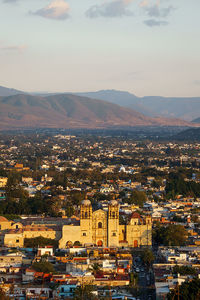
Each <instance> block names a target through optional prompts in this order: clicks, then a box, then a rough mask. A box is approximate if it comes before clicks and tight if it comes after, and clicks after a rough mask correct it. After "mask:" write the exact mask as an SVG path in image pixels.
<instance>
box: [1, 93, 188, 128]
mask: <svg viewBox="0 0 200 300" xmlns="http://www.w3.org/2000/svg"><path fill="white" fill-rule="evenodd" d="M161 125H169V126H190V125H191V124H189V123H187V122H184V121H181V120H177V119H165V118H160V117H159V118H149V117H146V116H144V115H143V114H141V113H138V112H136V111H134V110H131V109H128V108H124V107H120V106H118V105H116V104H112V103H109V102H105V101H100V100H95V99H90V98H87V97H80V96H77V95H72V94H58V95H52V96H48V97H39V96H31V95H27V94H20V95H15V96H9V97H0V129H12V128H24V127H26V128H39V127H40V128H47V127H48V128H105V127H113V126H115V127H120V126H161Z"/></svg>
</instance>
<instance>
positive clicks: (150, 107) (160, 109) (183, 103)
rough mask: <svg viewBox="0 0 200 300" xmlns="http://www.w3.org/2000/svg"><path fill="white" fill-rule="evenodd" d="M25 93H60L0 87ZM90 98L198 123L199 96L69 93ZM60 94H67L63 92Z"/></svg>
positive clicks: (0, 90) (150, 114) (0, 92)
mask: <svg viewBox="0 0 200 300" xmlns="http://www.w3.org/2000/svg"><path fill="white" fill-rule="evenodd" d="M17 94H26V95H31V94H32V96H34V97H40V98H46V97H47V96H48V97H50V96H58V95H61V94H60V93H25V92H21V91H18V90H15V89H8V88H5V87H0V96H13V95H17ZM70 94H73V95H77V96H82V97H87V98H90V99H97V100H101V101H102V100H103V101H106V102H109V103H112V104H117V105H120V106H121V107H124V108H128V110H129V109H132V110H134V111H137V112H139V113H141V114H142V115H144V116H147V117H150V118H155V117H156V118H157V119H159V118H161V119H163V118H176V119H177V118H178V119H183V120H185V121H191V122H194V123H200V119H199V116H200V97H191V98H186V97H185V98H181V97H180V98H178V97H174V98H173V97H171V98H170V97H169V98H167V97H160V96H149V97H148V96H146V97H141V98H140V97H137V96H136V95H134V94H131V93H129V92H125V91H117V90H101V91H97V92H88V93H70ZM62 95H69V93H63V94H62Z"/></svg>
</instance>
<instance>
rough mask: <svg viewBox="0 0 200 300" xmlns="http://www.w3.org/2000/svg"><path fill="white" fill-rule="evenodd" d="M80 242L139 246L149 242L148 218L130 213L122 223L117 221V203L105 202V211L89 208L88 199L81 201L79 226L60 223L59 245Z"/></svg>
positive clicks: (90, 206)
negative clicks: (107, 204) (123, 223)
mask: <svg viewBox="0 0 200 300" xmlns="http://www.w3.org/2000/svg"><path fill="white" fill-rule="evenodd" d="M74 242H80V243H81V244H82V245H85V246H89V245H97V246H99V247H123V246H124V247H126V246H129V247H135V248H136V247H142V246H151V245H152V220H151V217H150V216H145V217H144V218H142V217H141V216H140V215H139V214H138V213H136V212H133V213H132V215H131V216H130V220H129V221H128V223H127V224H126V225H120V224H119V204H118V201H117V200H112V201H110V203H109V206H108V211H104V210H102V209H99V210H96V211H93V209H92V205H91V202H90V201H89V200H83V201H82V203H81V211H80V225H79V226H76V225H75V226H74V225H63V227H62V238H61V239H60V240H59V248H66V247H67V246H70V245H72V244H74Z"/></svg>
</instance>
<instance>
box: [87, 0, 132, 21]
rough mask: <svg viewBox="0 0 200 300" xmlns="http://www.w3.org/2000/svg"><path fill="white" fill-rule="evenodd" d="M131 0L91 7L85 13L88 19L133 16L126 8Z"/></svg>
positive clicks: (117, 0)
mask: <svg viewBox="0 0 200 300" xmlns="http://www.w3.org/2000/svg"><path fill="white" fill-rule="evenodd" d="M131 2H133V0H112V1H111V2H104V3H103V4H101V5H93V6H91V7H90V8H89V9H88V10H87V11H86V16H87V17H88V18H98V17H111V18H115V17H123V16H133V12H132V11H130V10H129V9H128V8H127V7H128V5H129V4H130V3H131Z"/></svg>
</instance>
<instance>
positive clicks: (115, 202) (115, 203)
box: [109, 200, 118, 206]
mask: <svg viewBox="0 0 200 300" xmlns="http://www.w3.org/2000/svg"><path fill="white" fill-rule="evenodd" d="M109 204H110V205H111V206H117V205H118V201H117V200H111V201H110V203H109Z"/></svg>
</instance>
